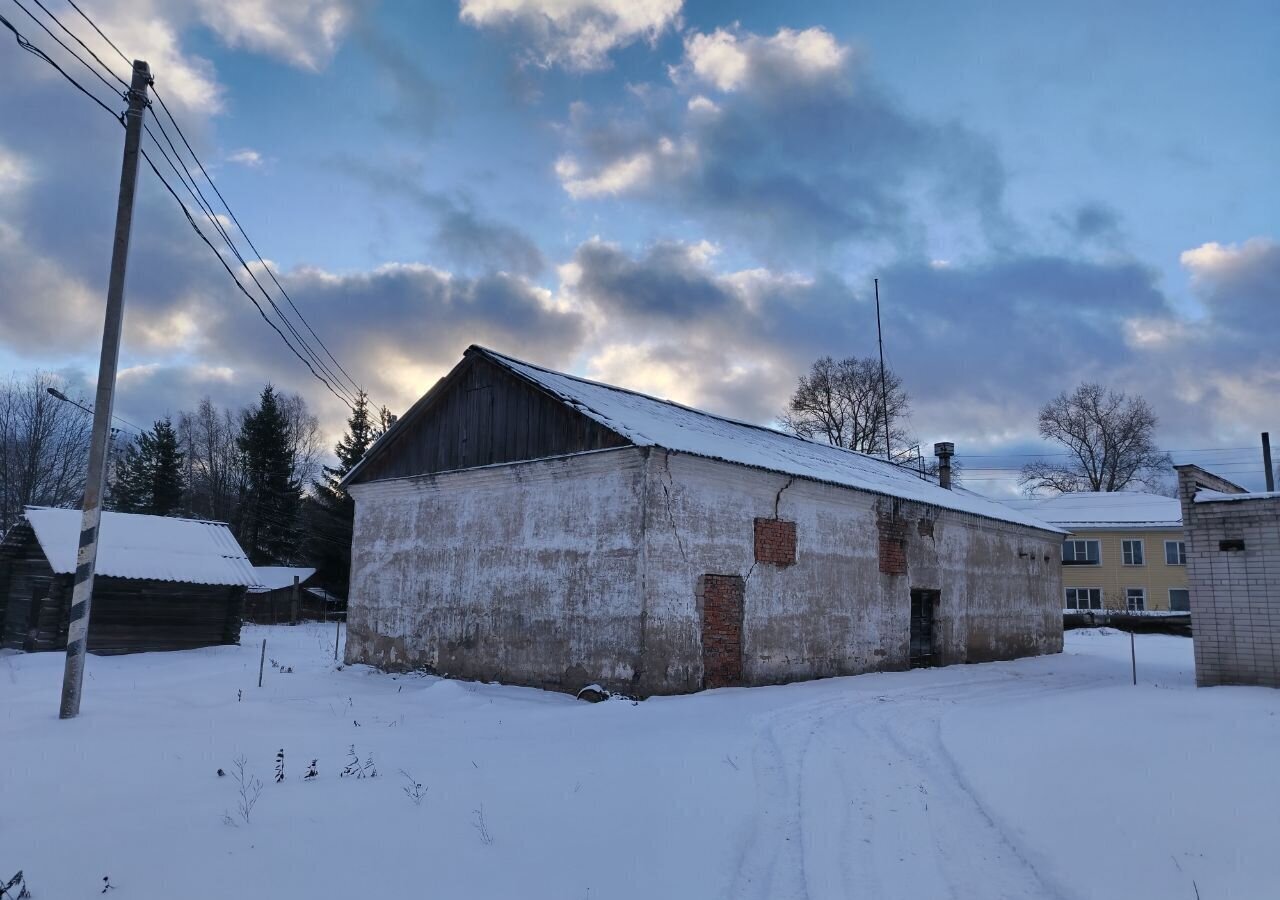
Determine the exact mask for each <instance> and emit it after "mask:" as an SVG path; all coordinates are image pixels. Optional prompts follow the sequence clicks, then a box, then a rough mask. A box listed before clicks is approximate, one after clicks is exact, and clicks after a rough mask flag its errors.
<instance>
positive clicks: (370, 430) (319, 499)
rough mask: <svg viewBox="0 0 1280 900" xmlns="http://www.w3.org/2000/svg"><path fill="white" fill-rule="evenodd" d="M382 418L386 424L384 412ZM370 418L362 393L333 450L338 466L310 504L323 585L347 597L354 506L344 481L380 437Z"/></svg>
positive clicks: (317, 488)
mask: <svg viewBox="0 0 1280 900" xmlns="http://www.w3.org/2000/svg"><path fill="white" fill-rule="evenodd" d="M380 419H382V420H383V421H385V419H386V414H385V409H384V410H383V414H382V415H380ZM380 433H381V432H380V430H379V429H378V428H377V427H376V426H375V425H374V424H373V422H372V421H371V417H370V409H369V398H368V396H367V395H366V394H365V393H364V391H360V392H358V393H357V394H356V403H355V407H354V408H353V410H352V412H351V416H350V418H348V419H347V432H346V434H344V435H343V436H342V437H341V438H340V439H339V440H338V443H337V446H335V447H334V452H335V453H336V454H337V457H338V465H337V466H325V467H324V475H323V477H322V478H321V479H320V480H318V481H316V482H314V484H313V487H314V497H313V500H312V503H311V510H310V511H311V513H312V515H311V517H310V518H311V529H310V531H311V558H312V560H313V561H314V562H315V564H316V574H317V576H318V580H319V581H320V583H321V584H323V585H325V586H326V587H327V588H328V589H329V590H331V591H332V592H333V593H335V594H338V595H339V596H342V597H345V596H346V595H347V583H348V581H349V579H350V577H351V532H352V525H353V523H354V521H355V503H354V502H353V501H352V499H351V497H350V496H349V495H348V494H347V492H346V491H345V490H343V489H342V487H341V484H342V479H343V478H345V477H346V476H347V474H348V473H349V472H350V471H351V470H352V469H354V468H355V467H356V465H357V464H358V463H359V462H360V460H362V459H364V455H365V453H366V452H367V451H368V449H369V447H370V445H372V444H373V442H374V441H375V440H377V438H378V437H379V436H380Z"/></svg>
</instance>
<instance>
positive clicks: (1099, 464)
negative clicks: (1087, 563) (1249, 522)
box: [1021, 383, 1172, 495]
mask: <svg viewBox="0 0 1280 900" xmlns="http://www.w3.org/2000/svg"><path fill="white" fill-rule="evenodd" d="M1157 423H1158V419H1157V418H1156V414H1155V413H1154V412H1152V410H1151V407H1150V406H1148V405H1147V401H1146V400H1144V399H1142V398H1141V397H1129V396H1127V395H1126V394H1124V393H1123V392H1120V391H1112V390H1107V389H1106V388H1104V387H1103V386H1102V385H1100V384H1090V383H1085V384H1082V385H1080V386H1079V387H1078V388H1076V389H1075V390H1074V391H1072V392H1071V393H1070V394H1068V393H1066V392H1065V391H1064V392H1062V393H1061V394H1059V395H1058V396H1057V397H1054V398H1053V399H1052V400H1050V401H1049V402H1048V403H1046V404H1045V405H1044V408H1042V409H1041V410H1040V435H1041V437H1045V438H1049V439H1050V440H1054V441H1057V442H1058V443H1060V444H1062V445H1063V446H1064V447H1066V448H1067V459H1066V461H1064V462H1045V461H1041V462H1035V463H1031V464H1029V465H1026V466H1023V468H1022V478H1021V484H1022V487H1023V489H1024V490H1025V491H1026V492H1027V494H1028V495H1031V494H1034V493H1035V492H1036V491H1037V490H1040V489H1042V488H1043V489H1049V490H1055V491H1061V492H1063V493H1068V492H1072V491H1122V490H1124V489H1125V488H1127V487H1129V486H1131V485H1134V484H1138V485H1142V486H1144V487H1148V488H1151V489H1153V490H1154V489H1158V488H1159V486H1160V480H1161V476H1162V475H1163V474H1164V473H1165V472H1167V470H1168V469H1169V467H1170V466H1171V465H1172V460H1171V459H1170V458H1169V454H1167V453H1163V452H1161V451H1160V450H1158V449H1157V448H1156V445H1155V428H1156V424H1157Z"/></svg>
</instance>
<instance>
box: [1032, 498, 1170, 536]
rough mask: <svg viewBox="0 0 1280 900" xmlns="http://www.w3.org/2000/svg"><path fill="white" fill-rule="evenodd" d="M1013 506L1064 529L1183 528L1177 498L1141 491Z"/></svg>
mask: <svg viewBox="0 0 1280 900" xmlns="http://www.w3.org/2000/svg"><path fill="white" fill-rule="evenodd" d="M1012 503H1017V504H1018V507H1017V508H1020V509H1022V510H1024V511H1025V512H1028V513H1030V514H1031V515H1034V516H1038V517H1040V518H1041V519H1043V520H1044V521H1046V522H1051V523H1052V524H1054V525H1059V526H1061V527H1063V528H1067V529H1078V530H1082V529H1087V528H1107V529H1111V528H1127V529H1138V528H1181V527H1182V505H1181V504H1180V503H1179V502H1178V500H1177V498H1176V497H1165V496H1162V495H1160V494H1148V493H1146V492H1144V491H1110V492H1107V491H1078V492H1074V493H1068V494H1059V495H1058V496H1056V497H1049V498H1047V499H1045V500H1028V501H1011V504H1012Z"/></svg>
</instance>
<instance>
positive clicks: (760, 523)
mask: <svg viewBox="0 0 1280 900" xmlns="http://www.w3.org/2000/svg"><path fill="white" fill-rule="evenodd" d="M795 561H796V523H795V522H787V521H784V520H782V519H756V562H762V563H772V564H773V565H775V566H789V565H792V564H793V563H794V562H795Z"/></svg>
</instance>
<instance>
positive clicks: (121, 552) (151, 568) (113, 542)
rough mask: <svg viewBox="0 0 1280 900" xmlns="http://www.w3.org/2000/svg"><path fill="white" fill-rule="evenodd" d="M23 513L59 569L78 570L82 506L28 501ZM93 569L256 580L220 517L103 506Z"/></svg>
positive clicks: (229, 581) (208, 580)
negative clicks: (175, 515)
mask: <svg viewBox="0 0 1280 900" xmlns="http://www.w3.org/2000/svg"><path fill="white" fill-rule="evenodd" d="M24 518H25V519H26V521H27V523H28V524H29V525H30V527H31V530H32V531H33V532H34V533H35V537H36V541H37V542H39V544H40V549H41V551H43V553H44V555H45V558H46V559H47V560H48V561H49V565H50V566H51V567H52V568H53V571H54V572H55V573H56V574H58V575H70V574H72V573H73V572H75V570H76V550H77V548H78V547H79V545H80V510H78V509H53V508H50V507H35V506H29V507H27V510H26V512H25V514H24ZM95 571H96V573H97V574H98V575H102V576H104V577H112V578H136V579H142V580H148V581H178V582H184V583H190V584H225V585H236V586H240V585H242V586H245V587H248V586H249V585H252V584H254V583H256V579H255V576H254V571H253V566H252V565H250V564H249V558H248V557H247V556H246V555H245V552H244V550H242V549H241V548H240V544H239V543H237V542H236V539H235V538H234V537H233V536H232V534H231V529H230V528H228V527H227V526H226V525H225V524H223V523H221V522H202V521H199V520H195V519H170V518H167V517H165V516H141V515H135V514H133V513H117V512H104V513H103V514H102V523H101V525H100V526H99V533H98V563H97V568H96V570H95Z"/></svg>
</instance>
